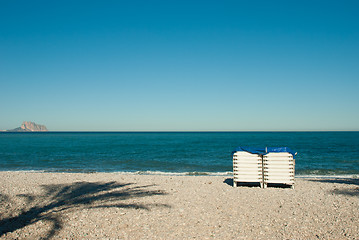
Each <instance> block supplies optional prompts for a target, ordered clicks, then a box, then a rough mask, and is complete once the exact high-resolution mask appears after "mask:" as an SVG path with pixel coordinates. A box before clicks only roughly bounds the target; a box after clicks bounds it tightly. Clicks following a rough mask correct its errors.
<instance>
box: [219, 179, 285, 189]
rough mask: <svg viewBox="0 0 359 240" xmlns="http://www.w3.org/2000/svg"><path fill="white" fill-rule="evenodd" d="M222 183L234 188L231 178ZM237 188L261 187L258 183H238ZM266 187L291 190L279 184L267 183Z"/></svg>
mask: <svg viewBox="0 0 359 240" xmlns="http://www.w3.org/2000/svg"><path fill="white" fill-rule="evenodd" d="M223 183H226V184H227V185H229V186H231V187H234V182H233V178H227V179H225V180H224V181H223ZM237 184H238V187H261V184H260V183H259V182H240V183H237ZM267 187H269V188H270V187H272V188H291V186H290V185H287V184H280V183H268V186H267Z"/></svg>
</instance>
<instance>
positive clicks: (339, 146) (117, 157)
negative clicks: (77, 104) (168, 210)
mask: <svg viewBox="0 0 359 240" xmlns="http://www.w3.org/2000/svg"><path fill="white" fill-rule="evenodd" d="M237 146H257V147H265V146H267V147H279V146H287V147H290V148H292V149H293V150H295V151H297V152H298V155H297V156H296V174H305V175H307V174H310V175H323V174H325V175H327V174H337V175H340V174H359V132H194V133H192V132H175V133H164V132H162V133H149V132H146V133H138V132H136V133H121V132H106V133H100V132H95V133H80V132H75V133H66V132H61V133H60V132H48V133H0V170H2V171H5V170H6V171H7V170H10V171H15V170H40V171H60V172H61V171H64V172H68V171H71V172H93V171H94V172H113V171H115V172H117V171H121V172H122V171H129V172H137V171H141V172H142V171H160V172H176V173H189V172H213V173H218V172H230V171H232V158H231V152H232V151H233V150H234V149H235V148H236V147H237Z"/></svg>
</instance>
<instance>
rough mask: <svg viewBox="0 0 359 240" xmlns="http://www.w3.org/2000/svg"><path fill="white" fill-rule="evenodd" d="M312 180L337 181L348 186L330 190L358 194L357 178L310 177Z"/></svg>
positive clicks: (342, 193) (335, 192)
mask: <svg viewBox="0 0 359 240" xmlns="http://www.w3.org/2000/svg"><path fill="white" fill-rule="evenodd" d="M310 181H312V182H322V183H337V184H345V185H348V186H350V187H351V188H348V189H338V188H335V189H333V190H331V192H332V193H334V194H340V195H347V196H359V178H331V179H311V180H310Z"/></svg>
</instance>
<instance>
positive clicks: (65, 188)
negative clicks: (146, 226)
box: [0, 182, 169, 239]
mask: <svg viewBox="0 0 359 240" xmlns="http://www.w3.org/2000/svg"><path fill="white" fill-rule="evenodd" d="M131 185H132V184H131V183H126V184H121V183H117V182H76V183H73V184H50V185H43V186H41V187H42V189H43V193H42V194H39V195H31V194H21V195H17V197H18V198H23V199H24V200H25V204H23V206H24V207H23V208H22V209H21V211H19V212H17V213H16V214H15V215H12V214H14V213H10V214H9V216H4V215H3V213H2V214H1V215H0V216H1V220H0V238H1V237H2V236H3V235H4V234H6V233H8V232H13V231H15V230H17V229H21V228H23V227H26V226H28V225H31V224H34V223H36V222H39V221H43V222H49V223H50V225H51V228H50V230H47V232H45V233H44V234H42V235H43V237H42V239H50V238H52V237H53V236H55V235H56V234H57V232H59V231H60V230H61V229H62V228H63V223H62V221H61V215H62V214H63V213H64V212H68V211H75V210H79V209H86V208H87V209H90V208H134V209H146V210H149V209H150V207H151V206H150V205H143V204H124V203H121V200H126V199H131V198H141V197H146V196H152V195H164V194H166V193H164V192H163V191H161V190H149V189H147V188H148V187H151V186H152V185H150V186H131ZM0 202H2V203H5V202H11V199H10V198H9V197H8V196H6V195H3V194H2V195H0ZM152 206H153V205H152ZM155 206H162V207H169V206H168V205H165V204H156V205H155Z"/></svg>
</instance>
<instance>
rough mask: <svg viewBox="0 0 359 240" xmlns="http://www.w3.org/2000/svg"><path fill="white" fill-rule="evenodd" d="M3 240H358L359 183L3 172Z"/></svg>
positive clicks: (354, 180) (0, 208) (0, 191)
mask: <svg viewBox="0 0 359 240" xmlns="http://www.w3.org/2000/svg"><path fill="white" fill-rule="evenodd" d="M0 179H1V182H2V184H1V186H0V202H1V204H0V213H1V214H0V238H2V239H39V238H45V239H193V238H194V239H358V238H359V211H358V209H359V201H358V197H359V180H358V179H357V178H320V179H318V178H308V179H307V178H296V180H295V188H294V189H290V188H278V187H269V188H266V189H262V188H259V187H250V186H240V187H233V181H231V180H232V176H230V175H227V176H208V175H202V176H188V175H187V176H185V175H183V176H166V175H140V174H138V175H136V174H118V173H91V174H89V173H65V172H64V173H53V172H12V171H10V172H4V171H0Z"/></svg>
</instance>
